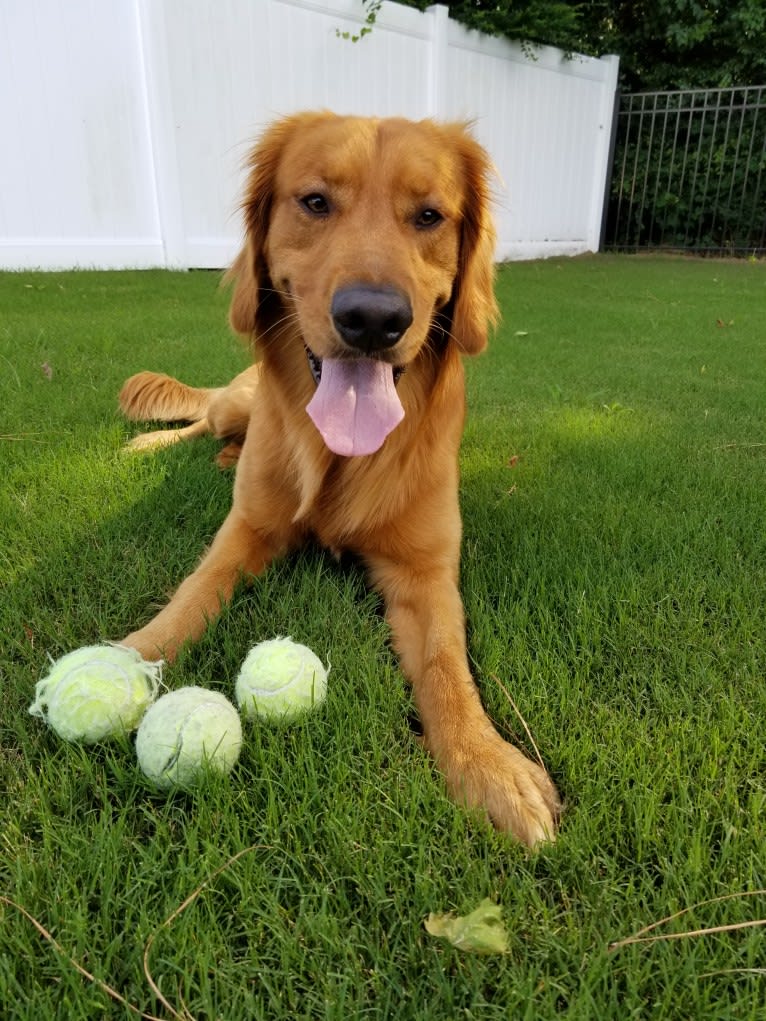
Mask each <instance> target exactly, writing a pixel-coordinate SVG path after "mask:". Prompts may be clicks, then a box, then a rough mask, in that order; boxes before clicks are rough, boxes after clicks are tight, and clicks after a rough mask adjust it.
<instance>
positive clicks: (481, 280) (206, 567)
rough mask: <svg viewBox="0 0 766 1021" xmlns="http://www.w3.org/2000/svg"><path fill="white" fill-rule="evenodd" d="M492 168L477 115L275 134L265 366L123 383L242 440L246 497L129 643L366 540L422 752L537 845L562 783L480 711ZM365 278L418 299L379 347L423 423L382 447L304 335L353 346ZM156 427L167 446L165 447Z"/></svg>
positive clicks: (257, 310) (256, 219)
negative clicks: (342, 321) (477, 660)
mask: <svg viewBox="0 0 766 1021" xmlns="http://www.w3.org/2000/svg"><path fill="white" fill-rule="evenodd" d="M489 174H490V163H489V160H488V157H487V155H486V153H485V152H484V150H483V149H482V148H481V147H480V146H479V145H478V143H477V142H475V141H474V140H473V138H472V137H471V136H470V135H469V134H468V132H467V131H466V130H465V129H464V127H463V126H462V125H450V124H446V125H443V124H436V123H434V122H431V121H422V122H419V123H413V122H410V121H405V120H400V119H393V118H392V119H383V120H376V119H367V118H356V117H336V116H334V115H332V114H325V113H320V114H300V115H296V116H293V117H288V118H286V119H284V120H281V121H279V122H277V123H276V124H275V125H273V126H272V127H271V128H270V129H268V130H267V131H266V133H265V134H264V135H263V137H262V139H261V140H260V142H259V143H258V144H257V146H256V148H255V149H254V151H253V153H252V157H251V172H250V177H249V181H248V185H247V191H246V196H245V200H244V203H243V209H244V217H245V225H246V241H245V245H244V247H243V249H242V251H241V253H240V254H239V256H238V258H237V259H236V261H235V263H234V266H233V267H232V270H231V271H230V277H231V280H232V281H233V284H234V291H233V296H232V303H231V311H230V319H231V323H232V325H233V327H234V328H235V329H236V330H237V331H239V332H240V333H242V334H245V335H246V336H248V337H250V338H251V339H252V340H253V342H254V346H255V349H256V352H257V354H258V363H257V364H256V365H255V366H254V367H253V368H251V369H248V370H246V371H245V372H244V373H242V374H241V375H240V376H238V377H237V378H236V379H235V380H234V381H233V383H232V384H231V385H230V386H229V387H226V388H222V389H218V390H193V389H191V388H187V387H184V386H183V385H182V384H179V383H177V382H176V381H175V380H171V379H170V378H169V377H161V376H157V375H155V374H151V373H141V374H139V375H138V376H137V377H133V378H132V380H129V381H128V382H127V383H126V385H125V387H124V388H123V392H122V395H121V403H122V406H123V408H124V409H125V410H126V412H127V413H128V414H130V415H131V416H132V417H145V418H164V419H167V420H172V419H184V418H186V419H192V420H196V421H194V424H193V425H192V426H191V427H187V429H191V431H192V434H193V435H195V434H198V433H199V432H204V431H212V432H214V433H215V434H216V435H218V436H221V437H224V438H229V439H231V440H233V442H234V444H235V446H234V447H233V448H229V449H230V454H231V456H232V457H236V454H237V453H238V452H239V448H238V444H239V443H242V447H241V454H240V456H239V462H238V465H237V472H236V477H235V482H234V495H233V502H232V507H231V510H230V512H229V515H228V517H227V518H226V520H225V522H224V524H223V525H222V527H221V529H220V531H219V532H218V534H217V536H216V537H215V539H214V541H213V543H212V546H211V547H210V550H209V551H208V553H207V554H206V556H205V557H204V559H203V560H202V562H201V563H200V566H199V567H198V568H197V569H196V571H194V572H193V573H192V574H191V575H190V576H189V577H188V578H187V579H186V580H185V581H184V582H183V583H182V584H181V586H180V587H179V589H178V590H177V592H176V593H175V595H174V596H173V597H172V599H171V600H170V602H169V603H168V604H167V606H166V607H165V608H164V609H163V610H162V611H161V612H160V613H159V614H158V615H157V616H156V617H155V618H154V619H153V620H151V621H150V622H149V623H148V624H147V625H146V626H145V627H143V628H141V629H140V630H138V631H135V632H133V633H132V634H130V635H128V636H127V637H126V638H125V639H124V642H125V643H126V644H128V645H131V646H133V647H135V648H136V649H138V650H139V651H140V652H141V653H142V654H143V655H144V656H147V657H154V656H157V655H158V654H161V655H163V656H164V657H165V658H166V659H172V658H173V657H174V656H175V655H176V653H177V651H178V649H179V648H180V646H181V645H182V644H183V643H184V642H186V641H187V640H189V639H194V638H196V637H198V636H199V635H200V634H201V633H202V631H203V630H204V628H205V627H206V625H207V623H208V622H209V620H210V619H212V618H213V617H215V615H216V614H217V613H218V612H219V610H220V607H221V604H222V602H225V601H228V600H229V599H230V598H231V596H232V593H233V591H234V588H235V585H236V583H237V581H238V579H239V578H240V577H241V576H242V575H243V574H244V575H246V576H252V575H256V574H258V573H259V572H260V571H262V570H263V568H264V567H265V566H266V565H267V564H268V563H269V562H270V561H272V560H273V559H274V558H275V557H277V556H280V555H281V554H283V553H285V552H286V551H288V550H290V549H293V548H295V547H296V546H298V545H300V544H302V543H303V542H305V541H306V540H307V539H309V538H314V539H316V540H318V541H319V542H320V543H322V544H323V545H325V546H326V547H328V548H332V549H346V550H349V551H351V552H353V553H355V554H356V555H358V556H359V557H360V558H361V559H362V561H363V562H364V563H365V565H366V567H367V570H368V573H369V578H370V581H371V583H372V585H373V586H374V587H375V588H376V589H377V590H379V591H380V592H381V594H382V596H383V599H384V602H385V606H386V617H387V620H388V622H389V624H390V627H391V631H392V637H393V641H394V645H395V648H396V650H397V652H398V654H399V657H400V660H401V664H402V669H403V670H404V673H405V674H406V676H407V677H408V679H409V680H410V682H411V683H412V685H413V689H414V695H415V700H416V704H417V707H418V711H419V713H420V717H421V722H422V726H423V734H424V741H425V744H426V746H427V747H428V749H429V750H430V752H431V754H432V755H433V757H434V759H435V761H436V763H437V765H438V767H439V769H440V770H441V772H442V773H443V775H444V777H445V778H446V782H447V785H448V787H449V790H450V791H451V793H452V795H453V797H455V798H456V799H457V800H458V801H459V802H461V803H464V804H467V805H469V806H472V807H477V808H479V809H481V810H483V811H485V812H486V813H487V814H488V815H489V816H490V817H491V819H492V820H493V821H494V823H495V824H496V825H497V826H498V827H499V828H500V829H503V830H507V831H509V832H511V833H513V834H514V835H515V836H516V837H518V838H519V839H520V840H522V841H525V842H526V843H528V844H534V843H535V842H537V841H539V840H543V839H552V838H553V835H554V830H555V824H556V819H557V815H558V810H559V801H558V796H557V794H556V791H555V788H554V786H553V784H552V783H551V781H550V779H549V777H548V776H547V774H546V773H545V771H544V770H543V769H542V768H541V767H540V766H539V765H537V764H535V763H533V762H531V761H530V760H529V759H527V758H526V757H525V756H524V755H523V754H522V753H521V752H520V751H519V750H518V749H516V748H514V747H513V746H512V745H510V744H508V743H507V742H506V741H504V740H503V739H502V738H501V737H500V736H499V734H498V733H497V731H496V730H495V728H494V726H493V725H492V723H491V721H490V720H489V718H488V716H487V715H486V713H485V711H484V709H483V707H482V705H481V702H480V699H479V695H478V692H477V689H476V686H475V684H474V682H473V679H472V677H471V674H470V670H469V666H468V659H467V650H466V638H465V621H464V614H463V607H462V602H461V599H460V595H459V592H458V568H459V555H460V536H461V522H460V511H459V506H458V449H459V444H460V437H461V432H462V426H463V413H464V385H463V366H462V356H463V355H466V354H468V355H472V354H477V353H478V352H480V351H481V350H482V349H483V348H484V347H485V345H486V341H487V333H488V329H489V327H490V325H491V324H492V323H493V321H494V319H495V317H496V305H495V299H494V293H493V263H492V259H493V250H494V242H495V235H494V230H493V226H492V222H491V217H490V212H489V188H488V177H489ZM317 194H319V197H320V198H322V200H323V201H324V200H326V202H325V205H326V207H327V208H326V210H325V209H324V207H322V206H321V203H317V202H316V201H314V203H313V205H315V206H317V209H319V210H320V212H319V213H317V212H316V211H314V210H312V211H308V209H307V204H306V202H305V196H307V195H308V196H311V197H312V198H315V197H316V195H317ZM308 205H309V206H310V205H311V203H309V204H308ZM320 207H321V208H320ZM424 209H425V210H426V212H425V213H424V212H423V210H424ZM434 209H435V210H437V211H438V214H439V220H438V222H436V223H433V222H432V221H433V220H434V217H433V215H432V210H434ZM360 283H361V284H362V285H371V286H372V287H386V288H393V289H395V290H396V292H397V293H399V294H403V295H405V296H406V298H407V301H408V303H409V306H410V307H411V310H412V321H411V324H410V325H409V326H408V328H406V330H405V332H404V333H403V335H402V336H401V337H400V338H399V339H398V340H397V341H396V343H395V344H394V345H393V346H391V347H387V348H386V349H385V350H381V351H379V352H376V353H375V354H374V355H373V357H377V358H379V359H381V360H385V361H387V362H389V363H390V364H392V365H396V366H403V367H404V372H403V374H402V375H401V378H400V379H399V381H398V385H397V392H398V394H399V397H400V400H401V403H402V405H403V407H404V411H405V416H404V419H403V420H402V421H401V423H400V424H399V425H398V426H397V427H396V428H395V429H394V430H393V432H391V433H390V435H388V437H387V438H386V439H385V441H384V442H383V445H382V447H381V448H380V449H379V450H378V451H377V453H373V454H371V455H368V456H351V457H343V456H340V455H338V454H335V453H333V452H332V451H331V450H330V449H329V448H328V446H326V445H325V442H324V440H323V438H322V436H321V435H320V433H319V431H318V430H317V428H316V427H315V425H314V423H313V422H312V420H311V419H310V418H309V416H308V414H307V413H306V410H305V409H306V405H307V404H308V402H309V401H310V400H311V398H312V395H313V394H314V391H315V383H314V380H313V378H312V375H311V372H310V370H309V366H308V363H307V357H306V351H305V348H304V345H306V346H308V348H310V349H311V351H312V352H314V354H315V355H316V356H318V357H319V358H323V359H330V358H336V357H349V355H350V354H351V352H350V349H349V347H348V345H347V344H346V342H345V341H344V340H343V339H342V337H341V336H340V335H339V332H338V330H336V329H335V328H334V326H333V319H332V316H331V314H330V306H331V303H332V301H333V296H334V295H335V294H337V293H338V291H339V289H342V288H344V287H348V286H349V285H356V284H360ZM353 355H354V357H356V356H357V355H358V352H356V351H355V352H353ZM195 430H196V432H195ZM179 432H181V433H183V431H179ZM171 435H172V433H171ZM187 435H188V432H187ZM150 437H153V438H150V439H149V440H148V441H146V442H147V443H148V444H149V445H151V444H152V443H156V442H164V440H165V439H167V435H166V433H159V434H150ZM163 437H164V439H163ZM138 442H139V443H141V442H142V441H141V438H139V440H138Z"/></svg>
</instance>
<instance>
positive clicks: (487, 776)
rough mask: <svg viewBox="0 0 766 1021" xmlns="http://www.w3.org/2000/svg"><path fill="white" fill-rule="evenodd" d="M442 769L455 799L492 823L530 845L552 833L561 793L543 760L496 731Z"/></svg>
mask: <svg viewBox="0 0 766 1021" xmlns="http://www.w3.org/2000/svg"><path fill="white" fill-rule="evenodd" d="M461 760H462V761H461V762H454V763H452V764H451V765H450V766H449V767H448V768H447V769H445V768H444V765H442V769H443V770H444V772H445V775H446V778H447V784H448V787H449V789H450V792H451V794H452V796H453V797H454V798H455V800H456V801H458V802H460V803H462V804H464V805H467V806H468V807H470V808H477V809H480V810H482V811H484V812H485V813H486V814H487V815H488V816H489V818H490V819H491V820H492V822H493V823H494V825H495V826H496V827H497V829H499V830H502V831H503V832H506V833H510V834H511V835H512V836H514V837H515V838H516V839H517V840H519V841H521V842H522V843H524V844H527V845H528V846H529V847H534V846H535V845H536V844H540V843H543V842H544V841H553V840H555V839H556V827H557V824H558V819H559V816H560V814H561V799H560V798H559V795H558V792H557V790H556V788H555V786H554V784H553V781H552V780H551V778H550V777H549V776H548V774H547V772H546V771H545V770H544V769H543V767H542V766H539V765H538V764H537V763H536V762H532V761H531V759H528V758H527V757H526V755H524V754H523V753H522V752H520V751H519V750H518V748H514V747H513V745H510V744H508V743H507V742H506V741H503V739H502V738H501V737H500V736H499V735H498V734H496V733H493V734H491V735H489V736H487V737H485V739H484V740H483V741H482V742H481V744H480V745H477V748H476V749H474V751H473V753H472V754H467V755H466V754H464V755H461Z"/></svg>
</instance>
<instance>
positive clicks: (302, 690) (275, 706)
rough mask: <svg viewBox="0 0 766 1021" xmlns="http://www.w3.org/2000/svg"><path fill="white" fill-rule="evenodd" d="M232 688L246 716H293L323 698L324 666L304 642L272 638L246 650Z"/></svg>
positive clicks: (321, 700) (325, 693)
mask: <svg viewBox="0 0 766 1021" xmlns="http://www.w3.org/2000/svg"><path fill="white" fill-rule="evenodd" d="M235 692H236V696H237V705H238V706H239V708H240V709H241V710H242V712H243V713H244V714H245V715H246V716H263V717H268V718H270V719H273V718H282V719H287V720H292V719H294V718H295V717H296V716H299V715H300V714H301V713H303V712H306V710H308V709H312V708H313V707H314V706H317V705H320V704H321V703H322V702H324V699H325V696H326V695H327V670H326V669H325V668H324V665H323V664H322V661H321V659H319V657H318V656H315V655H314V653H313V652H312V651H311V649H307V648H306V646H305V645H299V644H298V643H297V642H294V641H293V640H292V638H274V639H272V640H271V641H268V642H259V644H258V645H255V646H253V648H252V649H251V650H250V652H249V653H248V654H247V658H246V659H245V662H244V663H243V664H242V669H241V670H240V672H239V677H238V678H237V683H236V686H235Z"/></svg>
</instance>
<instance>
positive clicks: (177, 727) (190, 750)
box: [136, 687, 242, 787]
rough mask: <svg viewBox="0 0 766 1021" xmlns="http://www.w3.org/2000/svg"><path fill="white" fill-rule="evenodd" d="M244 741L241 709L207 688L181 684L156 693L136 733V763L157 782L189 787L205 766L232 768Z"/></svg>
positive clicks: (169, 785) (225, 771) (207, 767)
mask: <svg viewBox="0 0 766 1021" xmlns="http://www.w3.org/2000/svg"><path fill="white" fill-rule="evenodd" d="M241 746H242V723H241V722H240V718H239V713H238V712H237V710H236V709H235V708H234V706H233V705H232V704H231V702H230V701H229V700H228V698H226V697H225V696H224V695H222V694H221V693H220V692H219V691H209V690H208V689H207V688H197V687H190V688H179V689H178V690H177V691H170V692H168V694H167V695H163V696H162V697H161V698H158V699H157V701H156V702H155V703H154V705H153V706H152V707H151V708H150V709H149V711H148V712H147V714H146V716H144V718H143V720H142V721H141V726H140V727H139V728H138V733H137V734H136V754H137V755H138V763H139V765H140V766H141V769H142V770H143V771H144V773H145V775H146V776H147V777H149V779H150V780H153V781H154V783H155V784H156V785H157V786H158V787H172V786H173V785H174V784H178V785H180V786H182V787H183V786H191V785H192V784H193V783H194V781H195V780H197V779H198V777H199V776H200V774H201V773H202V772H203V771H204V770H205V769H211V770H215V771H217V772H219V773H228V772H229V770H230V769H231V768H232V766H233V765H234V763H235V762H236V761H237V759H238V758H239V750H240V748H241Z"/></svg>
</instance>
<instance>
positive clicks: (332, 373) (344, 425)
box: [306, 347, 404, 457]
mask: <svg viewBox="0 0 766 1021" xmlns="http://www.w3.org/2000/svg"><path fill="white" fill-rule="evenodd" d="M306 357H307V358H308V363H309V368H310V369H311V375H312V376H313V379H314V382H315V383H316V393H315V394H314V396H313V397H312V398H311V400H310V401H309V403H308V404H307V406H306V411H307V412H308V414H309V417H310V418H311V420H312V422H313V423H314V425H315V426H316V427H317V429H318V430H319V432H320V433H321V434H322V439H323V440H324V441H325V443H326V444H327V446H328V447H329V448H330V450H332V452H333V453H334V454H341V455H343V456H344V457H362V456H364V455H367V454H374V453H375V452H376V451H377V450H379V449H380V448H381V447H382V446H383V443H384V441H385V439H386V437H387V436H388V435H389V434H390V433H391V432H393V430H394V429H395V428H396V427H397V425H399V423H400V422H401V420H402V419H403V418H404V408H403V407H402V402H401V401H400V400H399V395H398V393H397V392H396V384H397V383H398V382H399V379H400V377H401V375H402V373H403V372H404V366H394V365H389V364H388V363H387V362H382V361H380V360H378V359H377V358H319V357H318V356H317V355H315V354H314V352H313V351H311V350H310V349H309V348H308V347H307V348H306Z"/></svg>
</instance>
